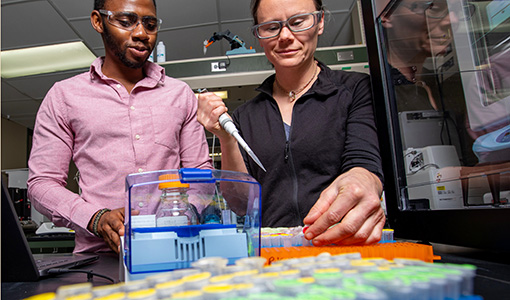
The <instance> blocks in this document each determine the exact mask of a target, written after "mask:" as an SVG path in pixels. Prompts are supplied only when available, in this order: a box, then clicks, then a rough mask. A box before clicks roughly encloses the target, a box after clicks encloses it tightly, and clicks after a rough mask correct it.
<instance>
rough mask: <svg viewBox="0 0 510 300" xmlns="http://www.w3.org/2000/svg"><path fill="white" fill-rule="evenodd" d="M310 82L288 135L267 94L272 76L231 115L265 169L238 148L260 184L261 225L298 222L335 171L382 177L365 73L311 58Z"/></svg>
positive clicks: (269, 225)
mask: <svg viewBox="0 0 510 300" xmlns="http://www.w3.org/2000/svg"><path fill="white" fill-rule="evenodd" d="M319 66H320V68H321V72H320V73H319V76H318V79H317V80H316V82H315V83H314V84H313V86H312V87H311V88H310V89H309V90H308V91H307V92H306V93H305V94H304V95H303V96H301V97H300V98H299V99H297V100H296V103H294V108H293V112H292V124H290V125H291V131H290V136H289V140H288V141H287V140H286V137H285V130H284V125H283V120H282V117H281V114H280V110H279V109H278V105H277V103H276V101H275V100H274V98H273V97H272V87H273V82H274V75H272V76H270V77H268V78H267V79H266V80H265V81H264V82H263V83H262V85H260V86H259V87H258V88H257V90H258V91H259V92H260V94H258V95H257V96H256V97H255V98H254V99H251V100H250V101H248V102H246V103H245V104H243V105H242V106H240V107H239V108H238V109H237V110H236V111H235V112H234V113H233V119H234V122H235V123H236V125H237V128H238V129H239V131H240V133H241V135H242V136H243V137H244V139H245V140H246V142H247V143H248V145H250V147H251V148H252V150H253V151H254V152H255V154H256V155H257V156H258V158H259V159H260V160H261V161H262V164H263V165H264V167H265V168H266V169H267V173H265V172H264V171H263V170H262V169H260V168H259V167H258V166H257V165H256V163H255V162H254V161H253V160H251V158H249V157H248V156H247V154H246V152H244V150H241V153H242V154H243V157H244V161H245V163H246V166H247V168H248V172H249V173H250V174H251V175H252V176H253V177H254V178H255V179H256V180H257V181H258V182H259V183H260V184H261V186H262V209H261V213H262V226H264V227H277V226H286V227H290V226H298V225H302V224H303V219H304V217H305V216H306V215H307V214H308V211H309V210H310V208H311V207H312V206H313V205H314V204H315V202H316V201H317V199H318V198H319V195H320V193H321V192H322V190H324V189H325V188H326V187H327V186H328V185H329V184H330V183H331V182H333V180H334V179H335V178H337V177H338V176H339V175H340V174H342V173H344V172H346V171H348V170H350V169H351V168H353V167H363V168H365V169H367V170H369V171H371V172H372V173H374V174H375V175H377V176H378V177H379V178H380V179H381V181H382V179H383V175H382V169H381V158H380V155H379V143H378V139H377V132H376V126H375V121H374V112H373V103H372V94H371V88H370V78H369V76H368V75H367V74H363V73H356V72H345V71H334V70H331V69H330V68H328V67H327V66H326V65H324V64H322V63H320V62H319Z"/></svg>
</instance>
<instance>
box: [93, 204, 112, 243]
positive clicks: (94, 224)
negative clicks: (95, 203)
mask: <svg viewBox="0 0 510 300" xmlns="http://www.w3.org/2000/svg"><path fill="white" fill-rule="evenodd" d="M109 211H112V210H111V209H108V208H103V209H101V210H100V211H99V212H98V213H97V215H96V217H95V218H94V223H92V233H93V234H94V235H95V236H97V237H99V238H102V236H101V235H99V232H97V226H98V225H99V219H101V217H102V216H103V215H104V214H105V213H107V212H109Z"/></svg>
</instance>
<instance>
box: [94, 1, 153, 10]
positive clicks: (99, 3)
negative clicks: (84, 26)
mask: <svg viewBox="0 0 510 300" xmlns="http://www.w3.org/2000/svg"><path fill="white" fill-rule="evenodd" d="M106 1H108V0H94V10H100V9H103V8H104V4H105V2H106ZM152 2H154V8H156V0H152Z"/></svg>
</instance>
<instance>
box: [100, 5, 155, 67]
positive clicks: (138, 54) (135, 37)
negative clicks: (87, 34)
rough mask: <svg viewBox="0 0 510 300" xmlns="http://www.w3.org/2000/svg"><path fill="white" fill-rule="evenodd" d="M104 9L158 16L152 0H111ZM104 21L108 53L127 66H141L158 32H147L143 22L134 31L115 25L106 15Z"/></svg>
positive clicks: (104, 34)
mask: <svg viewBox="0 0 510 300" xmlns="http://www.w3.org/2000/svg"><path fill="white" fill-rule="evenodd" d="M104 9H105V10H109V11H112V12H129V13H135V14H137V15H138V16H139V17H140V18H141V17H143V16H154V17H155V16H156V8H155V7H154V3H153V1H152V0H119V1H112V0H110V1H106V3H105V8H104ZM139 21H141V20H140V19H139ZM102 22H103V28H104V31H103V39H104V43H105V51H106V53H107V55H110V56H111V57H112V58H116V59H117V60H118V61H119V62H120V63H122V64H123V65H124V66H126V67H129V68H135V69H136V68H141V67H142V66H143V65H144V64H145V62H146V61H147V59H148V58H149V55H150V53H151V52H152V50H153V49H154V46H155V44H156V39H157V33H154V34H149V33H147V30H146V29H145V28H144V26H143V24H142V23H141V22H140V23H139V24H138V25H137V26H136V27H135V28H134V29H133V30H132V31H130V30H126V29H123V28H119V27H116V26H113V25H112V24H110V23H109V22H108V18H107V16H104V15H103V16H102Z"/></svg>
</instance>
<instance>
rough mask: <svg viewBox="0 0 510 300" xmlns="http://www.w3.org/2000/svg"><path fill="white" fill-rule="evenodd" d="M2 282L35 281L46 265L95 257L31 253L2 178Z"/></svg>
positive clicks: (60, 266) (59, 266)
mask: <svg viewBox="0 0 510 300" xmlns="http://www.w3.org/2000/svg"><path fill="white" fill-rule="evenodd" d="M1 227H2V282H12V281H20V282H23V281H37V280H39V279H40V278H41V277H44V276H48V275H49V270H50V269H63V268H73V267H78V266H82V265H85V264H88V263H91V262H94V261H96V260H97V259H99V256H98V255H96V254H80V253H77V254H72V253H59V254H32V252H31V251H30V248H29V246H28V242H27V239H26V237H25V234H24V233H23V230H22V228H21V224H20V222H19V220H18V217H17V215H16V211H15V210H14V204H13V202H12V200H11V197H10V195H9V191H8V190H7V187H6V186H5V184H4V182H3V180H2V226H1Z"/></svg>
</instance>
